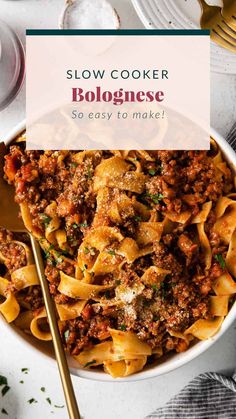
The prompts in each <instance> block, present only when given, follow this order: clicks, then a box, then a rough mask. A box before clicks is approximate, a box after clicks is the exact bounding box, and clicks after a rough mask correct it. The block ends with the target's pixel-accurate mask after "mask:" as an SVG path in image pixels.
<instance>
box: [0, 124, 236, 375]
mask: <svg viewBox="0 0 236 419" xmlns="http://www.w3.org/2000/svg"><path fill="white" fill-rule="evenodd" d="M24 129H25V121H22V122H21V123H20V124H18V125H17V126H16V127H15V128H14V129H12V130H11V131H10V133H9V134H8V135H7V137H6V138H4V141H5V143H6V144H9V143H10V142H11V141H12V140H13V139H14V138H15V137H16V136H17V135H18V134H20V133H21V132H22V131H23V130H24ZM211 135H212V137H213V138H214V139H215V140H216V142H217V143H218V144H219V146H220V148H221V150H222V152H223V155H224V157H225V159H226V160H227V161H228V163H229V165H230V166H231V168H232V169H233V170H234V171H236V154H235V152H234V151H233V149H232V148H231V147H230V145H229V144H228V143H227V142H226V140H224V139H223V138H222V137H221V136H220V135H219V134H218V133H217V132H216V131H214V130H213V129H212V130H211ZM235 319H236V302H235V303H234V304H233V306H232V307H231V309H230V311H229V313H228V315H227V316H226V318H225V320H224V322H223V324H222V326H221V329H220V330H219V332H218V333H217V334H216V335H215V336H213V337H212V338H210V339H208V340H205V341H200V342H197V343H196V344H194V345H193V346H192V347H190V348H189V349H188V350H187V351H186V352H181V353H179V354H173V355H171V356H167V357H166V358H163V360H162V359H160V360H159V364H158V365H154V366H148V367H147V368H145V369H144V370H143V371H140V372H139V373H137V374H134V375H131V376H130V377H125V378H116V379H113V378H112V377H111V376H110V375H108V374H106V373H104V372H100V371H90V370H85V369H81V368H78V365H77V364H76V362H75V361H74V360H73V359H72V358H71V357H68V361H69V364H70V370H71V373H72V374H74V375H77V376H79V377H82V378H87V379H90V380H95V381H96V380H97V381H107V382H109V381H112V382H115V381H116V382H121V381H126V382H128V381H139V380H144V379H147V378H152V377H157V376H159V375H161V374H166V373H168V372H170V371H172V370H174V369H176V368H179V367H181V366H182V365H185V364H187V363H188V362H190V361H191V360H192V359H194V358H196V357H197V356H199V355H200V354H202V353H203V352H205V351H206V350H207V349H208V348H210V347H211V346H212V345H213V344H214V343H215V342H216V341H217V340H218V339H219V338H220V337H221V336H222V335H223V333H225V331H226V330H227V329H228V328H229V327H230V326H231V324H232V323H233V321H234V320H235ZM0 323H1V327H2V328H4V329H5V330H6V333H7V332H9V333H14V334H15V337H16V339H21V341H22V340H24V342H25V344H26V345H28V344H30V345H31V348H32V350H34V352H35V353H36V351H35V349H37V351H40V353H41V355H43V356H44V357H45V361H46V360H47V362H53V363H54V364H55V360H54V359H53V350H52V344H51V343H48V342H42V341H39V340H37V339H36V338H34V337H33V336H30V335H26V334H25V333H24V332H21V331H20V330H19V329H17V328H16V327H15V326H12V325H9V324H7V323H6V321H5V320H4V319H3V317H1V316H0ZM38 355H39V354H38Z"/></svg>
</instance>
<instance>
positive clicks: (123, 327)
mask: <svg viewBox="0 0 236 419" xmlns="http://www.w3.org/2000/svg"><path fill="white" fill-rule="evenodd" d="M120 330H122V332H125V331H126V326H125V324H121V325H120Z"/></svg>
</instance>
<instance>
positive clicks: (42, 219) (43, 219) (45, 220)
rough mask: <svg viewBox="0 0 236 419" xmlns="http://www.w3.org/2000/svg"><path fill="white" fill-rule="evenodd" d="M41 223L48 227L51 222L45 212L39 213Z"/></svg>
mask: <svg viewBox="0 0 236 419" xmlns="http://www.w3.org/2000/svg"><path fill="white" fill-rule="evenodd" d="M39 216H40V218H41V221H42V223H43V224H44V226H45V227H48V225H49V223H50V222H51V220H52V219H51V217H49V216H48V215H47V214H44V213H42V214H39Z"/></svg>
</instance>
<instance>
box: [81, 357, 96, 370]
mask: <svg viewBox="0 0 236 419" xmlns="http://www.w3.org/2000/svg"><path fill="white" fill-rule="evenodd" d="M96 362H97V361H96V359H93V360H92V361H89V362H86V364H84V368H87V367H90V365H93V364H96Z"/></svg>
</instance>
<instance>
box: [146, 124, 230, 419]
mask: <svg viewBox="0 0 236 419" xmlns="http://www.w3.org/2000/svg"><path fill="white" fill-rule="evenodd" d="M227 141H228V143H229V144H230V145H231V147H232V148H233V149H234V150H235V151H236V124H234V126H233V127H232V129H231V131H230V133H229V135H228V137H227ZM152 418H158V419H175V418H180V419H190V418H192V419H200V418H203V419H210V418H211V419H233V418H234V419H235V418H236V371H235V373H234V374H233V376H232V377H226V376H224V375H222V374H218V373H215V372H206V373H204V374H200V375H199V376H198V377H196V378H194V379H193V380H192V381H191V382H190V383H189V384H188V385H187V386H186V387H184V388H183V390H181V391H180V393H179V394H177V395H176V396H174V397H173V398H172V399H170V401H169V402H168V403H166V405H165V406H164V407H161V408H159V409H157V410H156V411H155V412H153V413H151V414H150V415H148V416H147V417H146V419H152Z"/></svg>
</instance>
